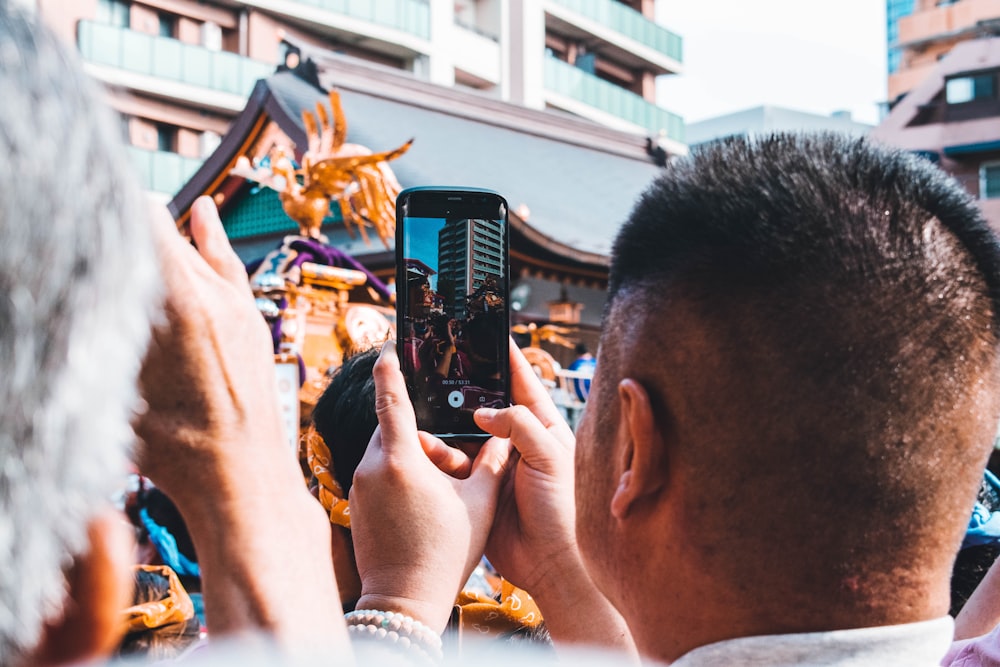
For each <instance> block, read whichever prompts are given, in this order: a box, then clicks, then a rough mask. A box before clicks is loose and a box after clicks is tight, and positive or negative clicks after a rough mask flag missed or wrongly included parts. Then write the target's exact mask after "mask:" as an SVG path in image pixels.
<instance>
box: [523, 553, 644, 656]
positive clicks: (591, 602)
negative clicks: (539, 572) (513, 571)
mask: <svg viewBox="0 0 1000 667" xmlns="http://www.w3.org/2000/svg"><path fill="white" fill-rule="evenodd" d="M553 572H558V573H559V574H558V575H556V576H552V577H546V579H547V581H548V583H547V584H546V585H545V586H544V587H541V588H539V590H538V591H537V592H535V591H528V592H529V593H531V595H532V597H533V598H534V599H535V602H536V604H538V608H539V610H541V612H542V618H543V619H545V627H546V629H548V631H549V634H550V635H551V637H552V640H553V642H554V643H555V645H556V648H557V650H558V648H559V646H560V645H562V646H570V645H574V644H575V645H580V644H585V645H589V646H595V647H602V648H606V649H612V650H619V651H622V652H624V653H626V654H628V655H629V656H631V657H632V658H633V659H634V661H635V662H636V663H638V653H637V652H636V649H635V644H634V642H633V641H632V635H631V634H630V633H629V630H628V626H627V625H626V624H625V620H624V619H623V618H622V616H621V614H619V613H618V610H617V609H615V608H614V606H612V604H611V603H610V602H609V601H608V599H607V598H606V597H604V595H603V594H602V593H601V592H600V591H599V590H598V589H597V587H596V586H594V584H593V582H592V581H591V580H590V577H589V576H588V575H587V573H586V570H585V569H584V568H583V565H582V563H579V562H574V563H569V564H563V565H562V566H560V567H558V568H554V569H553Z"/></svg>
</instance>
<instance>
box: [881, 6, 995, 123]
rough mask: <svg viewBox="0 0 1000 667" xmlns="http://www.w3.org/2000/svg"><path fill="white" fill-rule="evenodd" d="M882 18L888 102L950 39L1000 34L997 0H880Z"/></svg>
mask: <svg viewBox="0 0 1000 667" xmlns="http://www.w3.org/2000/svg"><path fill="white" fill-rule="evenodd" d="M886 24H887V25H886V28H887V29H886V40H887V51H888V70H889V72H888V73H889V81H888V91H887V92H888V97H887V99H888V103H889V106H890V107H892V106H894V105H895V104H896V103H897V102H899V100H901V99H902V98H903V96H905V95H906V94H907V93H908V92H910V91H911V90H913V89H914V88H916V87H917V86H918V85H920V83H921V82H922V81H923V80H924V79H926V78H927V77H928V76H929V75H930V74H931V72H932V71H933V70H934V68H935V66H936V65H937V63H938V61H939V60H941V59H942V58H943V57H944V56H945V55H946V54H947V53H948V52H949V51H951V49H952V48H954V47H955V45H957V44H959V43H961V42H964V41H968V40H970V39H980V38H984V37H991V36H997V35H1000V0H886Z"/></svg>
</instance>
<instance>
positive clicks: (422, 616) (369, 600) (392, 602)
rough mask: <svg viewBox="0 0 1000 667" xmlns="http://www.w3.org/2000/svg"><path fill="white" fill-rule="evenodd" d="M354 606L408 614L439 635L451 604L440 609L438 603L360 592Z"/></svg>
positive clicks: (443, 628) (445, 623)
mask: <svg viewBox="0 0 1000 667" xmlns="http://www.w3.org/2000/svg"><path fill="white" fill-rule="evenodd" d="M355 608H356V609H377V610H379V611H383V612H392V613H394V614H401V615H403V616H409V617H410V618H411V619H413V620H414V621H418V622H419V623H421V624H423V625H424V626H426V627H427V628H429V629H430V631H431V632H434V633H435V634H436V635H437V636H439V637H440V636H441V634H442V633H443V632H444V630H445V628H446V627H448V619H449V618H450V616H451V606H448V608H447V609H442V608H441V605H439V604H434V603H430V602H424V601H421V600H414V599H411V598H407V597H402V596H395V595H381V594H378V593H365V592H362V594H361V597H360V598H358V603H357V605H356V606H355Z"/></svg>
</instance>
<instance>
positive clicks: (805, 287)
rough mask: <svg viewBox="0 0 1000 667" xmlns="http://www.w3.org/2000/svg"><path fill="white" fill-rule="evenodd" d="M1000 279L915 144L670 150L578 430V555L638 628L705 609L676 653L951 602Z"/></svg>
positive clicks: (802, 141)
mask: <svg viewBox="0 0 1000 667" xmlns="http://www.w3.org/2000/svg"><path fill="white" fill-rule="evenodd" d="M998 276H1000V255H998V249H997V244H996V241H995V239H994V237H993V235H992V234H991V233H990V231H989V230H988V228H987V227H986V225H985V223H984V221H983V220H982V218H981V216H980V214H979V213H978V210H977V209H976V207H975V204H974V202H973V201H972V200H971V199H970V198H969V197H968V195H967V194H965V193H964V192H963V191H962V190H961V188H960V187H959V186H958V185H957V184H956V183H955V182H953V181H952V180H950V179H949V178H947V177H946V176H945V175H944V174H943V173H942V172H940V171H939V170H938V169H937V168H936V167H934V166H933V165H931V164H930V163H927V162H925V161H922V160H921V159H919V158H917V157H914V156H911V155H908V154H905V153H902V152H898V151H893V150H890V149H887V148H884V147H881V148H880V147H878V146H876V145H873V144H871V143H868V142H866V141H863V140H857V139H849V138H845V137H837V136H833V135H815V136H790V135H785V136H781V135H779V136H773V137H767V138H763V139H760V140H757V141H729V142H726V143H724V144H722V145H719V146H717V147H713V148H709V149H706V150H704V151H701V152H697V153H695V154H694V155H693V156H692V157H690V158H689V159H686V160H681V161H678V162H677V163H672V164H671V165H670V166H669V167H668V168H667V171H666V172H665V174H664V175H663V176H662V177H660V178H659V179H658V181H657V182H656V183H655V184H654V185H653V186H652V187H651V188H650V189H649V190H648V191H647V192H646V193H645V194H644V196H643V197H642V199H641V200H640V201H639V203H638V204H637V206H636V208H635V209H634V211H633V213H632V215H631V217H630V219H629V221H628V222H627V223H626V224H625V225H624V226H623V228H622V229H621V231H620V233H619V235H618V238H617V240H616V243H615V246H614V251H613V256H612V265H611V276H610V288H609V299H608V305H607V308H606V312H605V319H604V329H603V336H602V340H601V345H600V351H599V358H598V365H597V374H596V378H595V380H594V385H593V390H592V393H591V396H590V400H589V403H588V409H587V414H586V415H585V417H584V422H583V424H582V425H581V428H580V432H579V434H578V440H579V443H578V449H577V452H578V453H577V475H578V479H577V489H578V499H577V505H578V512H577V516H578V519H579V524H578V532H579V537H580V541H581V548H582V549H583V550H584V552H585V557H586V558H587V559H588V563H589V565H590V566H591V567H592V569H593V570H594V574H595V579H596V580H597V582H598V584H599V585H600V586H601V587H602V588H603V589H604V590H605V592H606V593H608V594H609V596H610V597H611V599H612V601H613V602H614V603H615V604H616V605H618V606H619V607H620V608H621V609H622V611H623V613H624V614H625V615H626V619H627V620H630V621H631V620H632V619H631V618H629V616H630V615H635V614H640V613H645V612H646V610H648V608H649V607H650V605H652V604H653V603H654V600H653V596H656V598H657V602H658V605H659V607H660V608H669V607H670V605H671V604H677V603H680V604H681V605H684V604H686V603H694V601H695V600H699V599H700V600H701V603H700V604H699V605H698V606H697V608H696V609H693V610H692V609H690V608H688V609H683V610H678V615H684V614H687V615H688V616H689V618H690V619H692V620H691V621H690V622H692V623H695V624H697V623H701V625H700V626H699V627H698V628H688V629H689V630H691V632H690V635H689V636H688V637H687V638H678V637H676V636H674V637H672V638H671V637H668V638H667V641H672V642H673V649H676V650H680V649H682V648H690V647H691V646H690V643H688V644H687V645H686V646H685V642H690V641H695V642H697V641H698V639H693V638H694V637H696V636H698V635H699V632H702V633H703V635H702V637H703V638H711V639H719V638H724V636H725V633H727V632H733V633H735V634H736V635H738V634H742V633H749V632H755V633H761V632H763V633H773V632H787V631H796V630H810V629H813V630H821V629H828V628H835V627H855V626H859V625H872V624H880V623H893V622H903V621H908V620H917V619H920V618H929V617H932V616H934V615H943V614H944V613H945V612H946V611H947V608H948V573H949V572H950V568H951V562H952V559H953V557H954V553H955V551H956V549H957V547H958V544H959V542H960V540H961V536H962V532H963V529H964V527H965V524H966V522H967V520H968V513H969V510H970V508H971V505H972V502H973V499H974V496H975V492H976V488H977V486H978V482H979V480H980V479H981V476H982V470H983V466H984V464H985V461H986V456H987V454H988V452H989V448H990V444H991V443H992V440H993V436H994V432H995V428H996V423H997V412H998V408H1000V403H998V399H997V380H998V377H997V370H998V368H997V341H998V321H1000V319H998V314H1000V308H998V307H997V301H996V297H997V294H998V293H1000V291H998V286H1000V282H998ZM605 517H606V518H605ZM649 577H653V578H656V579H657V583H658V585H657V586H649V581H648V578H649ZM638 579H645V580H643V581H638ZM699 587H701V588H700V590H699ZM681 612H683V613H681ZM652 613H653V615H655V614H657V613H660V612H659V611H653V612H652ZM719 613H728V614H730V615H734V616H736V617H739V616H740V615H741V614H742V615H743V616H744V617H745V618H743V619H740V618H729V619H727V621H728V622H727V628H726V629H721V628H716V630H715V633H716V634H715V635H713V634H712V632H711V631H710V630H709V626H711V625H712V624H713V623H715V624H716V625H718V623H717V622H718V619H719V617H718V614H719ZM713 615H715V616H714V617H713ZM678 622H680V621H678ZM681 631H682V632H683V629H682V630H681ZM718 633H723V636H720V635H719V634H718ZM668 634H669V633H668ZM729 636H733V635H729ZM640 641H641V640H640Z"/></svg>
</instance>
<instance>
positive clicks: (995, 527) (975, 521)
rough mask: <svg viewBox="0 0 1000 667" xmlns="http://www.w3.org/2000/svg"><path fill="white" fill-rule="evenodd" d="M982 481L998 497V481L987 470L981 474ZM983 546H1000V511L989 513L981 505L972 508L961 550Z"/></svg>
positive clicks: (999, 492)
mask: <svg viewBox="0 0 1000 667" xmlns="http://www.w3.org/2000/svg"><path fill="white" fill-rule="evenodd" d="M983 480H984V481H985V482H986V483H987V484H988V485H989V487H990V488H991V489H993V490H994V491H996V492H997V494H998V495H1000V479H997V476H996V475H994V474H993V473H992V472H990V471H989V470H987V471H985V472H984V473H983ZM984 544H1000V511H994V512H991V511H990V510H988V509H987V508H986V506H985V505H983V504H982V503H979V502H977V503H976V505H975V506H974V507H973V508H972V517H971V518H970V519H969V528H968V530H966V531H965V539H964V540H963V541H962V548H963V549H966V548H968V547H978V546H982V545H984Z"/></svg>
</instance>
